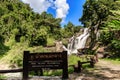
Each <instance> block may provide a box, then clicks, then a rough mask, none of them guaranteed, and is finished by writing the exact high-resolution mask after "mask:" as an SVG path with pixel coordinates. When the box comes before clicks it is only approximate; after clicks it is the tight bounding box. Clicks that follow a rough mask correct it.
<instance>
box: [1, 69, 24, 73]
mask: <svg viewBox="0 0 120 80" xmlns="http://www.w3.org/2000/svg"><path fill="white" fill-rule="evenodd" d="M16 72H23V69H22V68H21V69H11V70H0V73H16Z"/></svg>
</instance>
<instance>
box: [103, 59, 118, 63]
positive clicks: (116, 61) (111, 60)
mask: <svg viewBox="0 0 120 80" xmlns="http://www.w3.org/2000/svg"><path fill="white" fill-rule="evenodd" d="M102 60H106V61H110V62H111V63H113V64H120V59H119V58H116V59H110V58H105V59H102Z"/></svg>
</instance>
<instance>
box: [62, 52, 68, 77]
mask: <svg viewBox="0 0 120 80" xmlns="http://www.w3.org/2000/svg"><path fill="white" fill-rule="evenodd" d="M63 54H64V55H62V57H63V75H62V78H63V79H68V58H67V51H63Z"/></svg>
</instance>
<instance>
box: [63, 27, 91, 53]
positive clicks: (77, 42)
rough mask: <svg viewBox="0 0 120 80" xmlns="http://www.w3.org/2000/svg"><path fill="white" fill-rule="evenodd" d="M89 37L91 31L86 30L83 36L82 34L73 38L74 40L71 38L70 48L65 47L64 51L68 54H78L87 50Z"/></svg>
mask: <svg viewBox="0 0 120 80" xmlns="http://www.w3.org/2000/svg"><path fill="white" fill-rule="evenodd" d="M89 35H90V34H89V29H88V28H84V32H83V34H81V35H80V36H78V37H75V36H73V37H72V38H70V39H69V44H68V48H66V47H65V46H63V49H64V50H67V51H68V54H71V53H78V49H82V48H85V44H86V41H87V38H88V37H89Z"/></svg>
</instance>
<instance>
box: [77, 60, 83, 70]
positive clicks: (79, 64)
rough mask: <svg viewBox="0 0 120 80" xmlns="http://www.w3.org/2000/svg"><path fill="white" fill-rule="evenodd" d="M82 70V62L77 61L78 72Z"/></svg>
mask: <svg viewBox="0 0 120 80" xmlns="http://www.w3.org/2000/svg"><path fill="white" fill-rule="evenodd" d="M81 70H82V63H81V62H80V61H78V72H81Z"/></svg>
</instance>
